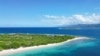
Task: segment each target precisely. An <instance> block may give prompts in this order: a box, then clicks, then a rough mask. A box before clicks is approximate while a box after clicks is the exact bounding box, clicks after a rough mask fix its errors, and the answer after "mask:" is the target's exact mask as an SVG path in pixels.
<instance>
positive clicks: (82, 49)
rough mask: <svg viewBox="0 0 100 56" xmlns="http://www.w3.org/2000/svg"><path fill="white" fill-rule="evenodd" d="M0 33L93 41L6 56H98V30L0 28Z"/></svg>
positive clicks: (99, 43) (99, 50) (99, 47)
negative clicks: (52, 35)
mask: <svg viewBox="0 0 100 56" xmlns="http://www.w3.org/2000/svg"><path fill="white" fill-rule="evenodd" d="M0 33H34V34H68V35H75V36H85V37H88V38H93V39H94V40H78V41H73V42H71V43H65V44H62V45H60V46H55V47H48V48H41V49H36V50H28V51H25V52H20V53H16V54H12V55H8V56H100V29H58V28H0Z"/></svg>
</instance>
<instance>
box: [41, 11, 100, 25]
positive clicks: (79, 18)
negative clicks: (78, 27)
mask: <svg viewBox="0 0 100 56" xmlns="http://www.w3.org/2000/svg"><path fill="white" fill-rule="evenodd" d="M43 17H44V19H42V20H41V21H42V22H44V23H46V24H49V25H50V24H51V25H54V26H56V25H57V26H58V25H73V24H99V23H100V15H97V14H95V13H93V14H92V15H81V14H76V15H72V16H69V17H66V16H52V15H43Z"/></svg>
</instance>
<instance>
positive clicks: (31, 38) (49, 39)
mask: <svg viewBox="0 0 100 56" xmlns="http://www.w3.org/2000/svg"><path fill="white" fill-rule="evenodd" d="M72 38H74V37H73V36H67V35H46V34H0V50H4V49H11V48H19V47H27V46H37V45H45V44H50V43H58V42H63V41H66V40H68V39H72Z"/></svg>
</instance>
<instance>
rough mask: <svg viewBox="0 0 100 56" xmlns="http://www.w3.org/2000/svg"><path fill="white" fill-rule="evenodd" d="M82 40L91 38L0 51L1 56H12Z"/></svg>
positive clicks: (78, 38)
mask: <svg viewBox="0 0 100 56" xmlns="http://www.w3.org/2000/svg"><path fill="white" fill-rule="evenodd" d="M81 39H90V38H88V37H75V38H73V39H69V40H66V41H64V42H60V43H51V44H47V45H39V46H30V47H20V48H17V49H8V50H2V51H0V56H7V55H10V54H14V53H19V52H23V51H27V50H32V49H33V50H34V49H38V48H45V47H53V46H59V45H61V44H64V43H69V42H71V41H75V40H81Z"/></svg>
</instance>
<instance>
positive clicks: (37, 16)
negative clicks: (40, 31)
mask: <svg viewBox="0 0 100 56" xmlns="http://www.w3.org/2000/svg"><path fill="white" fill-rule="evenodd" d="M79 23H88V24H91V23H100V0H0V27H53V26H59V25H70V24H79Z"/></svg>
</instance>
